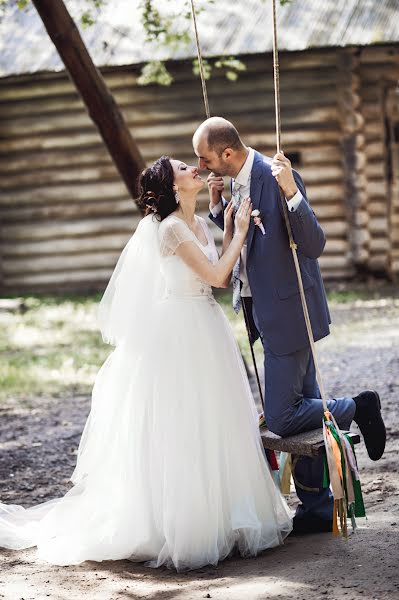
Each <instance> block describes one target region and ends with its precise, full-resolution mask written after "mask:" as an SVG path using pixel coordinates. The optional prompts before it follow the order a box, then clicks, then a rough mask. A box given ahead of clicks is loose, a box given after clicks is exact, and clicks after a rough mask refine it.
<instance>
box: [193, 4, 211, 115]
mask: <svg viewBox="0 0 399 600" xmlns="http://www.w3.org/2000/svg"><path fill="white" fill-rule="evenodd" d="M191 14H192V17H193V23H194V33H195V43H196V45H197V56H198V66H199V72H200V75H201V84H202V94H203V96H204V106H205V114H206V118H207V119H209V117H210V116H211V113H210V110H209V102H208V92H207V89H206V80H205V71H204V63H203V60H202V54H201V45H200V41H199V36H198V29H197V16H196V14H195V6H194V0H191Z"/></svg>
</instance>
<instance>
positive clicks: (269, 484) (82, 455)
mask: <svg viewBox="0 0 399 600" xmlns="http://www.w3.org/2000/svg"><path fill="white" fill-rule="evenodd" d="M154 313H156V314H154V316H153V320H152V324H151V328H150V331H148V335H147V336H146V338H145V339H140V340H137V339H135V338H134V336H131V337H132V339H130V340H128V341H125V342H124V343H122V344H120V345H119V346H117V347H116V349H115V350H114V351H113V352H112V353H111V354H110V356H109V357H108V358H107V360H106V361H105V363H104V364H103V366H102V367H101V369H100V370H99V372H98V374H97V377H96V381H95V384H94V387H93V394H92V406H91V411H90V414H89V417H88V419H87V422H86V425H85V428H84V431H83V435H82V439H81V442H80V446H79V452H78V460H77V465H76V468H75V471H74V473H73V475H72V478H71V479H72V482H73V483H74V485H73V487H72V488H71V490H70V491H69V492H68V493H67V494H66V495H65V496H64V497H62V498H60V499H56V500H51V501H49V502H45V503H43V504H39V505H37V506H35V507H32V508H28V509H24V508H22V507H20V506H6V505H4V504H3V505H0V515H1V516H0V546H2V547H7V548H15V549H18V548H26V547H30V546H37V555H38V557H39V558H41V559H44V560H46V561H48V562H50V563H53V564H57V565H71V564H78V563H81V562H83V561H85V560H94V561H103V560H110V559H111V560H117V559H130V560H133V561H147V564H148V565H149V566H152V567H158V566H161V565H166V566H168V567H174V568H176V569H177V570H184V569H195V568H199V567H202V566H204V565H207V564H212V565H216V564H217V563H218V562H219V561H220V560H222V559H224V558H225V557H227V556H228V555H229V554H230V553H231V552H232V551H233V550H234V549H237V550H238V551H239V552H240V553H241V555H242V556H254V555H256V554H258V553H259V552H260V551H262V550H265V549H266V548H271V547H274V546H277V545H279V544H281V543H282V541H283V539H284V537H285V536H287V535H288V534H289V533H290V531H291V528H292V520H291V513H290V511H289V509H288V507H287V505H286V502H285V500H284V498H283V497H282V496H281V494H280V492H279V490H278V488H277V486H276V484H275V482H274V480H273V477H272V475H271V472H270V469H269V466H268V464H267V462H266V459H265V457H264V452H263V448H262V444H261V440H260V436H259V430H258V423H257V411H256V407H255V405H254V402H253V398H252V395H251V391H250V387H249V384H248V380H247V376H246V372H245V368H244V365H243V362H242V359H241V356H240V353H239V351H238V348H237V345H236V342H235V340H234V338H233V335H232V331H231V328H230V325H229V323H228V321H227V319H226V318H225V316H224V314H223V311H222V310H221V309H220V307H219V306H218V304H217V303H216V302H215V300H214V299H213V298H212V297H182V298H168V299H166V300H164V301H162V302H160V303H159V305H158V308H157V310H156V311H154Z"/></svg>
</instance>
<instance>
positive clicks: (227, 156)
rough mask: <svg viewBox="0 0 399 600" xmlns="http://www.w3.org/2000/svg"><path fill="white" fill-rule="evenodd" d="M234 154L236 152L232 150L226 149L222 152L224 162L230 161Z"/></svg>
mask: <svg viewBox="0 0 399 600" xmlns="http://www.w3.org/2000/svg"><path fill="white" fill-rule="evenodd" d="M233 153H234V150H233V149H232V148H225V149H224V150H223V152H222V158H224V160H229V159H230V158H231V157H232V155H233Z"/></svg>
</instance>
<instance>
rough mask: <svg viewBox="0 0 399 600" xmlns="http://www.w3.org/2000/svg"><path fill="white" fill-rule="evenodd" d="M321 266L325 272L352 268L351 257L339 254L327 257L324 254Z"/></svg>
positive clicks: (321, 258) (320, 260) (320, 261)
mask: <svg viewBox="0 0 399 600" xmlns="http://www.w3.org/2000/svg"><path fill="white" fill-rule="evenodd" d="M318 260H319V264H320V268H321V269H325V270H329V269H331V270H333V269H334V270H335V269H344V268H345V267H350V266H351V265H350V255H349V254H347V255H345V254H344V255H339V254H331V255H325V254H322V255H321V256H320V258H319V259H318Z"/></svg>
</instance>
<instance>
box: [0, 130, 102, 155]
mask: <svg viewBox="0 0 399 600" xmlns="http://www.w3.org/2000/svg"><path fill="white" fill-rule="evenodd" d="M101 144H102V142H101V137H100V136H99V134H98V133H97V132H96V131H91V132H90V133H81V132H69V134H68V135H54V136H51V137H43V136H40V135H39V136H34V137H26V138H14V139H10V140H8V139H7V140H2V142H1V144H0V156H5V157H7V156H8V155H9V154H10V153H12V152H26V151H27V152H29V151H33V150H34V151H38V150H39V151H43V150H47V151H53V150H60V149H65V148H66V149H73V150H74V151H75V152H76V151H78V152H83V151H84V150H85V149H86V148H90V147H93V146H97V147H100V146H101Z"/></svg>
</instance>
